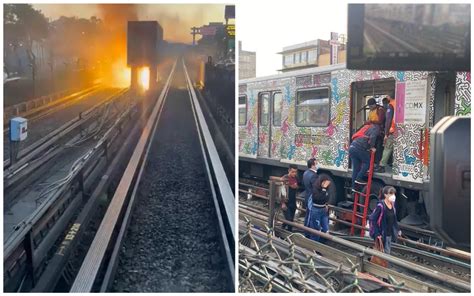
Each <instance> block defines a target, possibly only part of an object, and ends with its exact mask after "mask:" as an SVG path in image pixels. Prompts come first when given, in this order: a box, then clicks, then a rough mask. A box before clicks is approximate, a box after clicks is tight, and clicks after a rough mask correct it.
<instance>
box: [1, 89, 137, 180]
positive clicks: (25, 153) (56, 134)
mask: <svg viewBox="0 0 474 296" xmlns="http://www.w3.org/2000/svg"><path fill="white" fill-rule="evenodd" d="M127 90H128V88H124V89H121V90H119V91H117V92H115V93H114V94H112V95H110V96H108V97H106V98H105V99H104V100H102V101H101V102H99V103H98V104H96V105H94V106H92V107H91V108H89V109H87V110H86V111H84V112H82V113H81V114H80V115H79V116H78V117H76V118H74V119H72V120H70V121H68V122H66V123H65V124H63V125H62V126H60V127H58V128H57V129H56V130H54V131H52V132H51V133H49V134H48V135H47V136H46V137H44V138H42V139H39V140H38V141H36V142H34V143H32V144H31V145H29V146H28V148H25V149H23V150H21V151H19V153H18V157H19V160H18V161H17V162H16V163H15V164H14V166H10V159H6V160H4V161H3V169H4V171H6V173H4V175H7V174H10V173H11V172H13V171H15V170H17V169H19V168H21V167H22V166H24V165H25V164H26V163H27V162H28V161H30V160H32V159H33V158H35V157H37V156H38V155H41V154H42V153H43V152H44V151H45V149H47V148H48V147H49V146H51V145H52V144H53V143H54V142H56V141H57V140H59V139H60V138H61V137H63V136H65V135H67V134H68V133H69V132H71V131H72V130H74V129H75V128H77V127H79V126H80V125H81V124H83V123H85V122H86V121H87V120H88V119H90V117H91V113H92V112H93V111H95V110H96V109H98V108H100V107H102V106H103V105H104V104H106V103H107V102H109V101H110V100H112V99H115V98H118V97H120V96H122V95H124V94H125V93H126V92H127Z"/></svg>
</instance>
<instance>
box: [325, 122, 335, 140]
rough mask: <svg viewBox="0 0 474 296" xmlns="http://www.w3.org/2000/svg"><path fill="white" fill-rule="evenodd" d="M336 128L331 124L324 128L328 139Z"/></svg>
mask: <svg viewBox="0 0 474 296" xmlns="http://www.w3.org/2000/svg"><path fill="white" fill-rule="evenodd" d="M335 130H336V127H335V126H334V125H333V124H332V122H331V123H330V124H329V126H328V127H327V128H326V134H327V135H328V136H329V137H332V136H333V135H334V133H335Z"/></svg>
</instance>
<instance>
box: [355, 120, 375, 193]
mask: <svg viewBox="0 0 474 296" xmlns="http://www.w3.org/2000/svg"><path fill="white" fill-rule="evenodd" d="M379 135H380V125H378V124H373V123H370V122H369V123H366V124H365V125H364V126H362V128H361V129H360V130H358V131H357V132H356V133H355V134H354V135H353V136H352V143H351V145H350V147H349V156H350V158H351V160H352V189H353V190H355V191H361V190H362V187H363V186H364V185H365V184H367V182H365V181H364V177H365V174H366V173H367V170H368V169H369V166H370V151H373V152H375V151H376V149H375V144H376V140H377V137H378V136H379ZM356 186H357V187H356Z"/></svg>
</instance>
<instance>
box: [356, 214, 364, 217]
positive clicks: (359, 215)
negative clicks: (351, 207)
mask: <svg viewBox="0 0 474 296" xmlns="http://www.w3.org/2000/svg"><path fill="white" fill-rule="evenodd" d="M354 216H356V217H359V218H364V215H361V214H354Z"/></svg>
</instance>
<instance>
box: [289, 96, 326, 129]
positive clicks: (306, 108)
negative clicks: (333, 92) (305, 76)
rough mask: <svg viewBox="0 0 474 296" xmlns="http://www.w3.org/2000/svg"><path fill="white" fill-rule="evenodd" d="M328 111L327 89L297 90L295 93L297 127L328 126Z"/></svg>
mask: <svg viewBox="0 0 474 296" xmlns="http://www.w3.org/2000/svg"><path fill="white" fill-rule="evenodd" d="M329 111H330V100H329V88H318V89H308V90H299V91H298V92H297V94H296V125H297V126H328V124H329Z"/></svg>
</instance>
